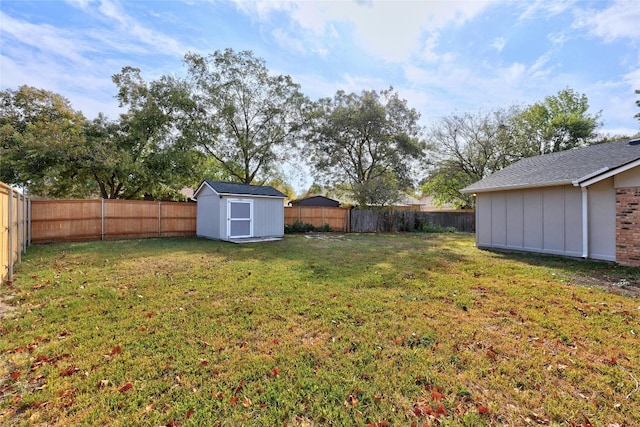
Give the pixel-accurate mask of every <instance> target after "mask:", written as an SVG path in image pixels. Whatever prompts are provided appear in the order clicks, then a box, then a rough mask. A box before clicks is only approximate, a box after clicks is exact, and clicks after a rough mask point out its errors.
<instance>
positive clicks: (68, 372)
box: [60, 365, 79, 377]
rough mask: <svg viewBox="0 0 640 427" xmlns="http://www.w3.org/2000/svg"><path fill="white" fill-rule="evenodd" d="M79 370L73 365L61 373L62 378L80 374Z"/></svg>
mask: <svg viewBox="0 0 640 427" xmlns="http://www.w3.org/2000/svg"><path fill="white" fill-rule="evenodd" d="M78 370H79V369H78V368H76V367H75V366H73V365H71V366H69V367H68V368H67V369H63V370H61V371H60V376H61V377H68V376H71V375H73V374H75V373H76V372H78Z"/></svg>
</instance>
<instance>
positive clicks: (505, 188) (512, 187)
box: [460, 180, 573, 194]
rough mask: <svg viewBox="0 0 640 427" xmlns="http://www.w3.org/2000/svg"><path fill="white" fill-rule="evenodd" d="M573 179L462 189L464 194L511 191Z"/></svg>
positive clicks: (563, 182)
mask: <svg viewBox="0 0 640 427" xmlns="http://www.w3.org/2000/svg"><path fill="white" fill-rule="evenodd" d="M571 184H573V181H571V180H564V181H556V182H546V183H544V184H517V185H504V186H500V187H486V188H476V189H474V188H469V187H467V188H463V189H462V190H460V192H461V193H464V194H477V193H493V192H496V191H509V190H526V189H529V188H540V187H558V186H560V185H571Z"/></svg>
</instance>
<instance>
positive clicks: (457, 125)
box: [422, 88, 600, 207]
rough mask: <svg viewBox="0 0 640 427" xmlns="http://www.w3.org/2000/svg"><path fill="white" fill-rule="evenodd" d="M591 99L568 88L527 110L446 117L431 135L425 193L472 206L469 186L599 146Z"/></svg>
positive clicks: (514, 109)
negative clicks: (543, 158) (522, 165)
mask: <svg viewBox="0 0 640 427" xmlns="http://www.w3.org/2000/svg"><path fill="white" fill-rule="evenodd" d="M588 110H589V102H588V100H587V97H586V95H584V94H582V95H579V94H577V93H575V92H574V91H573V90H572V89H568V88H567V89H563V90H561V91H559V92H558V93H557V94H556V95H555V96H548V97H546V98H545V99H544V101H542V102H537V103H535V104H533V105H530V106H528V107H525V108H521V107H517V106H513V107H510V108H509V109H506V110H498V111H495V112H490V113H478V114H475V115H474V114H464V115H462V116H452V117H445V118H443V119H442V120H441V121H440V122H439V123H437V124H436V125H435V126H434V127H433V128H432V130H431V132H430V135H429V142H430V145H431V148H432V149H431V153H432V156H433V159H434V167H433V168H432V170H431V171H430V173H429V174H428V176H427V178H426V180H425V182H424V184H423V186H422V190H423V192H424V193H425V194H429V195H431V196H433V197H434V200H435V201H436V202H437V203H439V204H441V205H443V204H445V203H452V204H454V205H456V206H458V207H472V205H473V199H472V197H470V196H468V195H463V194H461V193H460V192H459V190H460V189H462V188H464V187H465V186H467V185H469V184H472V183H473V182H475V181H478V180H480V179H482V178H484V177H486V176H487V175H489V174H491V173H493V172H495V171H497V170H500V169H502V168H504V167H506V166H508V165H510V164H511V163H514V162H516V161H518V160H520V159H522V158H525V157H531V156H536V155H540V154H547V153H552V152H556V151H562V150H568V149H571V148H576V147H580V146H584V145H587V144H592V143H597V142H599V139H598V138H597V135H596V133H595V130H596V129H597V128H598V126H600V122H599V118H600V113H597V114H594V115H592V114H589V113H588Z"/></svg>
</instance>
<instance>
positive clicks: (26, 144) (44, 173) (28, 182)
mask: <svg viewBox="0 0 640 427" xmlns="http://www.w3.org/2000/svg"><path fill="white" fill-rule="evenodd" d="M85 122H86V119H85V117H84V116H83V115H82V113H81V112H79V111H75V110H74V109H73V108H72V107H71V104H70V103H69V101H68V100H67V99H66V98H64V97H62V96H61V95H59V94H56V93H53V92H50V91H47V90H43V89H37V88H34V87H30V86H21V87H20V88H18V89H17V90H11V89H7V90H3V91H1V92H0V180H2V181H4V182H7V183H9V184H15V185H19V186H21V187H23V188H27V189H28V190H29V191H30V192H31V193H32V194H35V195H38V196H49V197H57V196H76V195H82V194H84V193H85V192H86V191H87V186H86V183H85V182H83V181H81V180H78V179H77V178H78V171H77V169H76V168H75V167H74V165H75V162H76V160H77V158H78V157H79V156H81V155H82V152H83V150H84V135H83V127H84V125H85Z"/></svg>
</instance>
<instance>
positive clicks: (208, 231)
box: [196, 186, 226, 239]
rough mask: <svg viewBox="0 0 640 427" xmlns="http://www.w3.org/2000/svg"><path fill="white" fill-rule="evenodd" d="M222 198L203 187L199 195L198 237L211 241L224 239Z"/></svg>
mask: <svg viewBox="0 0 640 427" xmlns="http://www.w3.org/2000/svg"><path fill="white" fill-rule="evenodd" d="M220 205H221V203H220V197H219V196H218V195H217V194H216V193H215V192H214V191H213V190H211V189H210V188H209V187H206V186H205V187H203V188H202V190H201V191H200V193H199V194H198V214H197V219H196V235H197V236H198V237H206V238H209V239H223V238H224V236H225V233H226V230H225V229H222V228H221V227H220V211H221V208H220Z"/></svg>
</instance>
